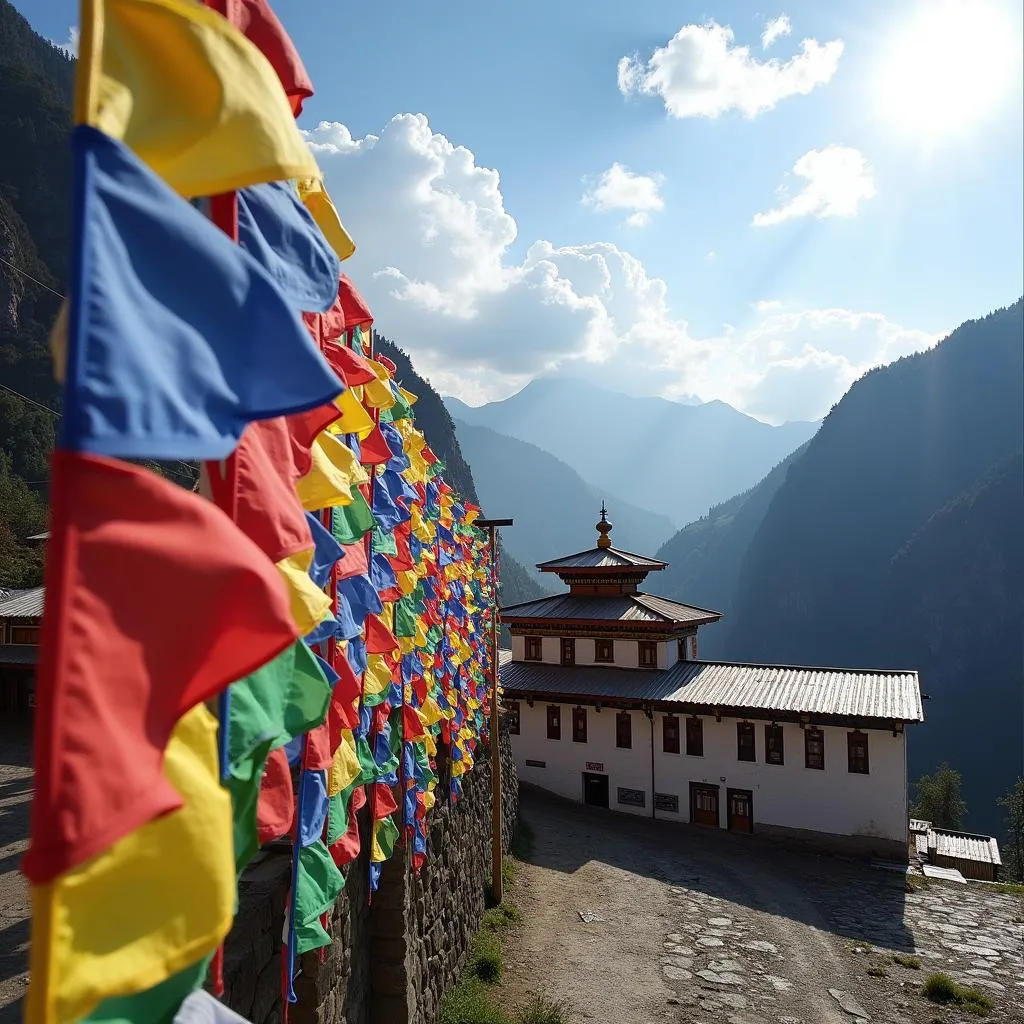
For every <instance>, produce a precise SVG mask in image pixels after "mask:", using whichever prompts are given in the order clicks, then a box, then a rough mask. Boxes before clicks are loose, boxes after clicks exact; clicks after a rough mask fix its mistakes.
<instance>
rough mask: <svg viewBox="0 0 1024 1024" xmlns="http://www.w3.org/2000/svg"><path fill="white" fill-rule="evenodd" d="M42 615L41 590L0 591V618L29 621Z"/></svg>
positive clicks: (36, 588) (40, 588)
mask: <svg viewBox="0 0 1024 1024" xmlns="http://www.w3.org/2000/svg"><path fill="white" fill-rule="evenodd" d="M42 614H43V588H42V587H33V589H32V590H7V591H0V618H5V619H31V618H34V617H39V616H41V615H42Z"/></svg>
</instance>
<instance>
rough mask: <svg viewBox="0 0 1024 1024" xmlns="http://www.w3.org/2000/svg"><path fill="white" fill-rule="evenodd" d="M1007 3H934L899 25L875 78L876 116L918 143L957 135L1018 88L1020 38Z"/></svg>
mask: <svg viewBox="0 0 1024 1024" xmlns="http://www.w3.org/2000/svg"><path fill="white" fill-rule="evenodd" d="M1014 8H1015V5H1014V4H1013V3H1012V2H1010V0H1002V2H998V0H938V2H932V3H925V4H922V5H921V6H920V7H918V8H917V10H916V11H915V12H913V13H911V14H910V16H909V17H908V18H907V20H906V21H905V22H903V23H902V24H901V25H899V26H898V27H897V29H896V32H895V34H894V35H893V36H892V38H891V39H890V40H889V42H888V44H887V45H886V46H885V49H884V53H883V55H882V57H881V60H880V63H879V67H878V69H877V73H876V74H875V75H874V84H875V92H876V97H875V98H876V105H877V108H878V111H879V114H880V116H881V117H882V118H883V119H884V120H885V121H887V122H888V123H889V124H890V125H891V126H892V128H894V129H895V130H896V131H898V132H900V133H901V134H904V135H908V136H909V137H911V138H916V139H919V140H921V141H923V142H928V143H935V142H938V141H940V140H942V139H946V138H953V137H962V136H963V135H965V134H969V133H970V132H971V131H972V130H974V129H976V128H977V127H978V126H979V125H980V124H981V123H982V122H984V121H985V120H987V119H989V118H990V117H992V116H993V115H994V114H996V113H997V112H998V108H999V107H1000V106H1001V105H1002V103H1003V101H1004V100H1005V99H1006V98H1007V97H1009V96H1013V95H1014V94H1015V93H1016V92H1017V91H1018V90H1019V87H1020V70H1021V61H1022V38H1021V28H1020V22H1019V20H1018V18H1017V17H1016V16H1015V14H1014Z"/></svg>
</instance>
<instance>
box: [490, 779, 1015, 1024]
mask: <svg viewBox="0 0 1024 1024" xmlns="http://www.w3.org/2000/svg"><path fill="white" fill-rule="evenodd" d="M522 815H523V817H524V818H525V820H526V821H527V822H528V823H529V824H530V826H531V827H532V829H533V832H534V834H535V840H534V851H533V855H532V858H531V860H532V863H530V864H528V865H525V866H524V867H523V868H522V870H521V872H520V878H519V879H518V880H517V882H516V891H515V895H516V898H517V899H518V901H519V903H520V906H521V908H522V911H523V921H522V924H521V925H520V926H519V928H518V929H517V932H516V934H515V935H514V936H513V938H512V941H511V942H510V943H509V948H508V951H507V955H506V963H507V967H506V978H505V980H504V981H503V983H502V988H503V993H502V996H503V1001H504V1002H506V1003H507V1004H508V1005H509V1006H510V1007H516V1006H520V1005H522V1004H523V1003H524V1002H526V1001H527V1000H528V999H529V997H530V996H531V995H533V994H540V993H542V994H544V995H547V996H548V997H553V998H559V999H565V1000H566V1001H567V1002H568V1003H569V1004H570V1006H571V1007H572V1008H573V1011H574V1012H573V1015H572V1017H571V1019H572V1020H573V1021H575V1022H583V1021H595V1022H600V1024H606V1022H607V1024H657V1022H662V1021H664V1022H668V1021H672V1022H694V1024H697V1022H700V1024H704V1022H707V1024H710V1022H718V1021H723V1022H728V1024H855V1022H858V1021H867V1020H871V1021H885V1022H886V1024H916V1022H918V1021H922V1022H924V1021H931V1020H932V1019H933V1018H934V1017H935V1015H936V1014H935V1010H936V1008H935V1007H934V1006H931V1005H930V1004H927V1003H925V1002H924V1001H923V1000H922V999H921V998H920V997H919V996H918V995H917V994H916V990H915V989H914V988H913V987H908V986H913V985H914V984H915V983H917V982H919V981H920V978H921V975H922V973H923V972H922V971H920V970H919V971H912V970H910V969H905V968H903V967H900V966H898V965H896V964H895V963H894V962H893V961H892V953H893V952H916V953H917V954H918V955H920V956H922V957H926V958H928V957H930V958H934V959H937V960H944V961H946V963H944V964H942V965H938V966H942V968H943V969H944V970H951V969H953V968H952V967H951V966H949V965H951V964H959V961H958V959H957V957H958V954H957V953H956V952H955V951H953V950H949V949H942V950H940V951H929V950H927V949H922V946H921V944H919V943H917V942H915V936H914V931H913V928H912V927H911V925H910V924H908V923H907V919H908V917H909V916H910V915H908V914H907V902H908V900H910V899H913V897H908V896H907V894H906V893H905V890H904V883H903V879H902V878H901V877H900V876H899V875H891V874H889V873H887V872H884V871H878V870H872V869H871V868H870V867H868V866H866V865H862V864H857V863H852V862H846V861H842V860H839V859H836V858H831V857H826V856H817V855H814V854H809V853H804V852H794V851H791V850H783V849H780V848H777V847H773V846H771V845H769V844H766V843H763V842H758V841H757V839H756V837H754V838H752V837H747V836H734V835H729V834H726V833H721V832H705V831H703V830H701V829H698V828H694V827H681V826H678V825H674V824H668V823H660V822H652V821H649V820H646V819H638V818H626V817H625V816H621V815H616V814H611V813H609V812H607V811H598V810H593V809H590V808H584V807H579V806H577V805H575V804H570V803H567V802H565V801H562V800H559V799H558V798H554V797H548V796H546V795H544V794H540V793H537V792H536V791H530V792H525V791H524V793H523V799H522ZM963 890H964V887H961V891H963ZM996 899H997V900H998V899H1001V897H996ZM1005 911H1006V927H1007V928H1008V929H1012V920H1013V918H1012V915H1013V907H1012V901H1009V902H1007V904H1006V907H1005ZM581 913H582V914H584V915H587V916H589V915H596V918H595V919H592V920H589V921H584V920H583V919H582V918H581V916H580V915H581ZM1004 938H1005V939H1006V941H1005V945H1006V946H1007V951H1006V953H1005V955H1004V956H1003V958H1002V960H1000V964H1001V967H999V968H998V969H999V970H1002V969H1003V968H1005V971H1006V973H1005V976H1003V975H1000V977H1003V982H1005V984H1004V983H1003V982H1000V981H997V980H995V978H996V975H995V974H993V973H991V972H979V973H987V974H988V976H989V977H990V978H992V979H993V980H992V981H991V982H989V983H988V984H990V985H991V986H992V989H991V990H992V991H993V992H995V991H996V990H1003V991H1004V992H1005V994H1006V995H1007V996H1010V997H1011V999H1012V998H1016V999H1020V997H1021V996H1022V995H1024V986H1022V987H1020V988H1017V989H1016V994H1015V995H1014V993H1012V992H1009V991H1007V987H1008V986H1009V985H1011V984H1012V985H1016V984H1017V982H1016V981H1014V980H1012V979H1015V978H1019V977H1020V970H1019V962H1018V960H1019V958H1015V955H1014V954H1013V951H1012V947H1013V936H1012V934H1011V932H1010V931H1007V932H1006V933H1005V935H1004ZM862 943H865V944H867V945H869V946H874V947H881V948H882V949H883V950H884V951H885V952H870V953H868V952H862V953H857V952H855V950H856V949H857V948H859V947H860V946H861V944H862ZM990 952H995V951H994V950H990ZM947 954H949V955H947ZM965 955H966V954H965ZM997 955H1000V954H997ZM883 962H884V964H885V965H886V974H885V976H884V977H874V976H869V975H868V974H867V968H868V967H869V966H874V965H881V964H882V963H883ZM994 965H995V961H992V962H990V966H994ZM962 966H963V967H964V968H967V967H968V964H967V962H966V961H965V962H964V964H963V965H962ZM965 980H970V979H969V978H967V979H965ZM1000 1001H1001V1000H1000ZM1007 1009H1009V1007H1007ZM1012 1012H1016V1011H1011V1014H1012ZM942 1019H943V1020H950V1021H953V1020H956V1019H957V1018H956V1016H955V1015H951V1016H947V1017H943V1018H942ZM990 1019H991V1020H1018V1019H1020V1018H1018V1017H1014V1016H1012V1015H1010V1016H1004V1015H1002V1014H1000V1013H999V1012H998V1010H997V1012H996V1013H995V1014H994V1015H993V1016H992V1017H991V1018H990Z"/></svg>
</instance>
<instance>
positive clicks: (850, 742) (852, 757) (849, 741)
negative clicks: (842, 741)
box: [846, 729, 871, 775]
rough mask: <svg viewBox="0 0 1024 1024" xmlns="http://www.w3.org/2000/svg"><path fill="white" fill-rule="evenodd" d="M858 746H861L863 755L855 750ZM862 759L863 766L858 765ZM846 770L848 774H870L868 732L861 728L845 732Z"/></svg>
mask: <svg viewBox="0 0 1024 1024" xmlns="http://www.w3.org/2000/svg"><path fill="white" fill-rule="evenodd" d="M858 746H860V747H863V756H862V755H861V754H860V753H859V752H858V751H857V749H856V748H857V747H858ZM862 761H863V767H861V766H860V763H861V762H862ZM846 770H847V772H848V773H849V774H850V775H870V774H871V756H870V749H869V745H868V734H867V733H866V732H864V731H863V730H861V729H854V730H853V732H848V733H847V734H846Z"/></svg>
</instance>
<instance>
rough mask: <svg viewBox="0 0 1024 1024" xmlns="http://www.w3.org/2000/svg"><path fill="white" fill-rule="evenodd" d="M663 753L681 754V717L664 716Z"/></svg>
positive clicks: (662, 726) (662, 728) (662, 722)
mask: <svg viewBox="0 0 1024 1024" xmlns="http://www.w3.org/2000/svg"><path fill="white" fill-rule="evenodd" d="M661 751H662V753H663V754H678V753H679V716H678V715H663V716H662V719H661Z"/></svg>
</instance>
